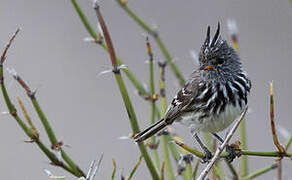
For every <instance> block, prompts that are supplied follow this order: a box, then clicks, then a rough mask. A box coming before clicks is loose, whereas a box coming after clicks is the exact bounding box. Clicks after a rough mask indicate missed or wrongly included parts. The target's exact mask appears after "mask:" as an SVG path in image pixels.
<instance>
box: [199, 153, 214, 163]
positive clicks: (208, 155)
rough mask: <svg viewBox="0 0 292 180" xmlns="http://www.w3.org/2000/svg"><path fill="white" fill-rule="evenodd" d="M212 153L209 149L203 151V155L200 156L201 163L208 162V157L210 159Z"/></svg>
mask: <svg viewBox="0 0 292 180" xmlns="http://www.w3.org/2000/svg"><path fill="white" fill-rule="evenodd" d="M212 157H213V156H212V153H211V152H210V151H209V150H206V151H205V156H204V157H203V158H202V161H201V162H202V163H203V164H204V163H206V162H209V161H210V159H212Z"/></svg>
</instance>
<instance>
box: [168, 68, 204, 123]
mask: <svg viewBox="0 0 292 180" xmlns="http://www.w3.org/2000/svg"><path fill="white" fill-rule="evenodd" d="M204 86H205V84H204V83H201V82H200V74H199V71H195V72H193V73H192V75H191V77H190V79H189V80H188V81H187V82H186V84H185V85H184V87H183V88H181V89H180V90H179V91H178V93H177V94H176V96H175V97H174V98H173V100H172V102H171V104H170V105H169V107H168V110H167V113H166V115H165V121H166V123H167V124H171V123H172V122H173V121H174V120H175V119H176V118H178V117H179V116H181V115H182V114H183V113H184V112H187V111H190V110H193V108H194V106H193V103H194V101H195V100H196V98H197V97H198V94H200V92H202V91H203V90H204V89H205V88H206V87H204Z"/></svg>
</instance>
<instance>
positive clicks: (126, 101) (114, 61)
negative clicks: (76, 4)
mask: <svg viewBox="0 0 292 180" xmlns="http://www.w3.org/2000/svg"><path fill="white" fill-rule="evenodd" d="M94 9H95V12H96V16H97V19H98V21H99V23H100V26H101V28H102V31H103V33H104V38H105V41H106V44H107V47H108V48H109V49H108V52H109V56H110V61H111V64H112V66H113V73H114V75H115V79H116V82H117V84H118V87H119V90H120V93H121V95H122V98H123V102H124V105H125V107H126V110H127V113H128V117H129V120H130V124H131V127H132V130H133V133H134V134H136V133H138V132H139V131H140V130H139V126H138V122H137V118H136V114H135V111H134V108H133V106H132V102H131V100H130V97H129V95H128V91H127V88H126V86H125V83H124V81H123V78H122V76H121V72H120V69H119V67H118V66H117V65H118V63H117V58H116V56H115V50H114V46H113V44H112V41H111V37H110V34H109V32H108V30H107V27H106V24H105V21H104V19H103V17H102V14H101V12H100V10H99V6H98V4H97V2H95V4H94ZM138 147H139V149H140V151H141V154H142V156H143V157H144V160H145V162H146V165H147V167H148V170H149V171H150V174H151V176H152V179H154V180H158V179H159V176H158V173H157V171H156V169H155V167H154V165H153V163H152V161H151V159H150V157H149V155H148V153H147V150H146V148H145V146H144V144H143V143H142V142H140V143H138Z"/></svg>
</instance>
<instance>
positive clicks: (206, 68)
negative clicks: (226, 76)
mask: <svg viewBox="0 0 292 180" xmlns="http://www.w3.org/2000/svg"><path fill="white" fill-rule="evenodd" d="M213 67H214V66H213V65H206V66H205V67H204V70H208V69H212V68H213Z"/></svg>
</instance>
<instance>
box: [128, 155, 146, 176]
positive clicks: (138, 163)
mask: <svg viewBox="0 0 292 180" xmlns="http://www.w3.org/2000/svg"><path fill="white" fill-rule="evenodd" d="M141 160H142V156H140V157H139V159H138V160H137V162H136V164H135V166H134V167H133V169H132V170H131V172H130V174H129V175H128V176H127V177H126V179H125V180H130V179H131V178H132V177H133V175H134V173H135V172H136V170H137V168H138V166H139V165H140V163H141Z"/></svg>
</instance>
